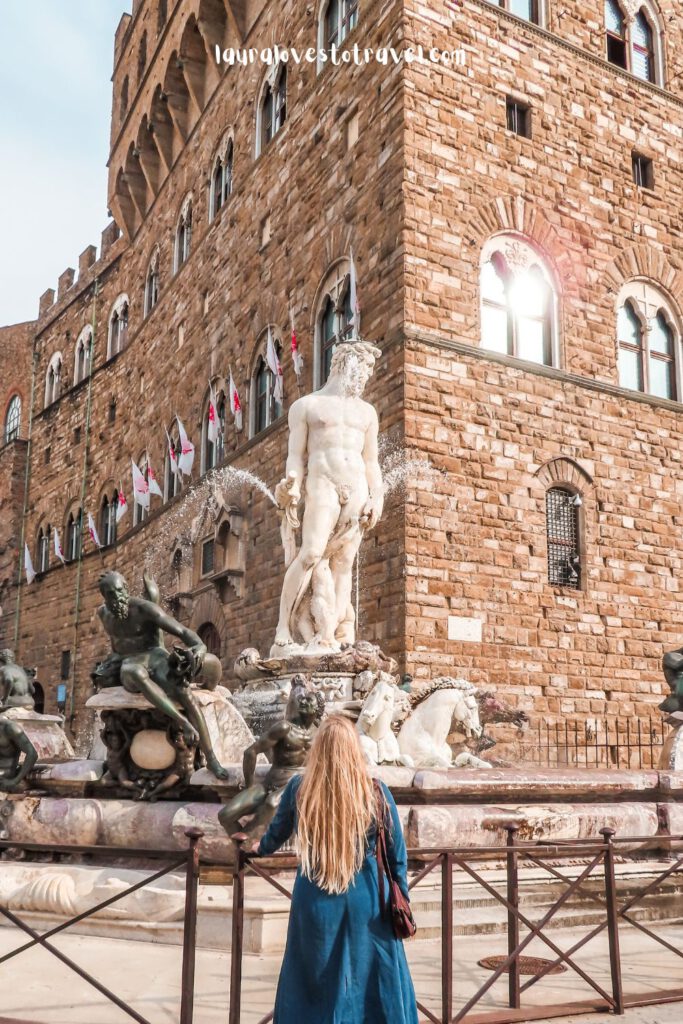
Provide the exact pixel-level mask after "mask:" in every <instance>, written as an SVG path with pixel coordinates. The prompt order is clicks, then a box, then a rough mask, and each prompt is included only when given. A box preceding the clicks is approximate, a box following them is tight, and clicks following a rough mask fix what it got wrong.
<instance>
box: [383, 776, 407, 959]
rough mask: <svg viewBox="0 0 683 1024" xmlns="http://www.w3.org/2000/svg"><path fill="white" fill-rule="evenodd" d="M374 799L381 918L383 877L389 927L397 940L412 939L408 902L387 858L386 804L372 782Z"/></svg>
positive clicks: (384, 911)
mask: <svg viewBox="0 0 683 1024" xmlns="http://www.w3.org/2000/svg"><path fill="white" fill-rule="evenodd" d="M374 787H375V798H376V804H377V811H376V819H377V844H376V847H375V855H376V857H377V878H378V881H379V905H380V910H381V913H382V917H385V916H386V900H385V898H384V876H385V875H386V877H387V879H388V880H389V907H390V910H391V925H392V928H393V929H394V935H395V936H396V938H397V939H412V937H413V935H414V934H415V932H416V931H417V925H416V924H415V918H414V917H413V912H412V910H411V909H410V901H409V900H407V899H406V898H405V896H404V895H403V893H402V892H401V888H400V886H399V884H398V882H397V881H396V879H395V878H394V876H393V875H392V873H391V867H390V865H389V856H388V854H387V834H386V815H387V811H388V807H387V802H386V800H385V799H384V793H383V792H382V788H381V786H380V785H379V783H378V782H377V780H375V781H374Z"/></svg>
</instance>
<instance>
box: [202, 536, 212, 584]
mask: <svg viewBox="0 0 683 1024" xmlns="http://www.w3.org/2000/svg"><path fill="white" fill-rule="evenodd" d="M214 550H215V546H214V542H213V541H212V540H205V541H204V543H203V544H202V576H208V575H209V573H212V572H213V565H214Z"/></svg>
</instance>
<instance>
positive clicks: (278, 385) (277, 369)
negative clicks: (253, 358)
mask: <svg viewBox="0 0 683 1024" xmlns="http://www.w3.org/2000/svg"><path fill="white" fill-rule="evenodd" d="M266 362H267V363H268V369H269V370H270V372H271V373H272V375H273V398H274V399H275V401H276V402H277V404H278V405H282V402H283V399H284V397H285V389H284V382H283V378H282V367H281V366H280V360H279V359H278V357H277V349H276V348H275V342H274V340H273V332H272V331H271V329H270V327H269V328H268V344H267V346H266Z"/></svg>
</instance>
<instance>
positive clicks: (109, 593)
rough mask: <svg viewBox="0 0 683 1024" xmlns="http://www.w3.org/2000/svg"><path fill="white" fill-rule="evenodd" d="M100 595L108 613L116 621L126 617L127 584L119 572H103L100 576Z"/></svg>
mask: <svg viewBox="0 0 683 1024" xmlns="http://www.w3.org/2000/svg"><path fill="white" fill-rule="evenodd" d="M99 586H100V593H101V594H102V597H103V598H104V603H105V604H106V606H107V608H108V609H109V611H110V612H111V613H112V615H114V616H115V617H116V618H117V619H125V618H126V616H127V615H128V601H129V594H128V584H127V583H126V581H125V580H124V578H123V576H122V575H121V573H120V572H104V573H102V575H101V576H100V583H99Z"/></svg>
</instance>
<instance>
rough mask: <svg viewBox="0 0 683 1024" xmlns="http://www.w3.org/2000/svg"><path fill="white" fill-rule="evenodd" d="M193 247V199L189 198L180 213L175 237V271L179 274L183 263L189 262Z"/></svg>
mask: <svg viewBox="0 0 683 1024" xmlns="http://www.w3.org/2000/svg"><path fill="white" fill-rule="evenodd" d="M191 245H192V197H191V196H188V197H187V198H186V199H185V202H184V203H183V207H182V210H181V211H180V217H179V218H178V226H177V228H176V235H175V265H174V269H175V272H176V273H177V272H178V271H179V270H180V268H181V267H182V265H183V263H185V261H186V260H187V258H188V256H189V255H190V248H191Z"/></svg>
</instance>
